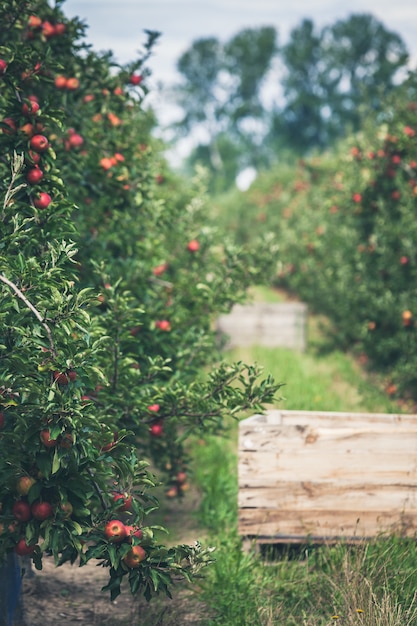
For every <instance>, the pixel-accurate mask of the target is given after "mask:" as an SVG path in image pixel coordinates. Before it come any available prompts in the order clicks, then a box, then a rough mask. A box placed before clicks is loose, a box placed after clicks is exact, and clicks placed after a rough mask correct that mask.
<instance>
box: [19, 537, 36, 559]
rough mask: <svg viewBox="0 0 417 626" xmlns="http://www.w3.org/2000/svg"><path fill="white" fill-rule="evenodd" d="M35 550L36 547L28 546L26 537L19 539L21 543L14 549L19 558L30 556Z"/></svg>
mask: <svg viewBox="0 0 417 626" xmlns="http://www.w3.org/2000/svg"><path fill="white" fill-rule="evenodd" d="M34 550H35V546H28V544H27V543H26V539H25V538H24V537H22V538H21V539H19V541H18V542H17V544H16V545H15V547H14V551H15V552H16V554H18V555H19V556H29V555H30V554H33V552H34Z"/></svg>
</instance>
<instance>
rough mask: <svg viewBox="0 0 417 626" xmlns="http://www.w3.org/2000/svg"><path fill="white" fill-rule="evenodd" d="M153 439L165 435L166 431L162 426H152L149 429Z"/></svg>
mask: <svg viewBox="0 0 417 626" xmlns="http://www.w3.org/2000/svg"><path fill="white" fill-rule="evenodd" d="M149 432H150V433H151V435H152V437H162V435H163V434H164V429H163V428H162V424H152V426H151V427H150V429H149Z"/></svg>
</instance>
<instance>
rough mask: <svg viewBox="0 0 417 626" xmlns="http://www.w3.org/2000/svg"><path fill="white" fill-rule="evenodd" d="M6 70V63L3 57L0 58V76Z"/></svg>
mask: <svg viewBox="0 0 417 626" xmlns="http://www.w3.org/2000/svg"><path fill="white" fill-rule="evenodd" d="M6 70H7V63H6V61H5V60H4V59H0V76H2V75H3V74H4V73H5V72H6Z"/></svg>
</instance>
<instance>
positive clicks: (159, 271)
mask: <svg viewBox="0 0 417 626" xmlns="http://www.w3.org/2000/svg"><path fill="white" fill-rule="evenodd" d="M167 269H168V263H161V265H157V266H156V267H154V268H153V270H152V274H153V275H154V276H161V274H163V273H164V272H166V270H167Z"/></svg>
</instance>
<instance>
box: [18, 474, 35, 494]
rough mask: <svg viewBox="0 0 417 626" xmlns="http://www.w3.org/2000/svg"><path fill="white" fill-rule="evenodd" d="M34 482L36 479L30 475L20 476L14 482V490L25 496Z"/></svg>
mask: <svg viewBox="0 0 417 626" xmlns="http://www.w3.org/2000/svg"><path fill="white" fill-rule="evenodd" d="M35 483H36V480H35V479H34V478H32V476H21V477H20V478H19V479H18V481H17V483H16V491H17V493H18V494H19V495H21V496H27V495H28V493H29V491H30V489H31V487H32V486H33V485H34V484H35Z"/></svg>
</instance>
